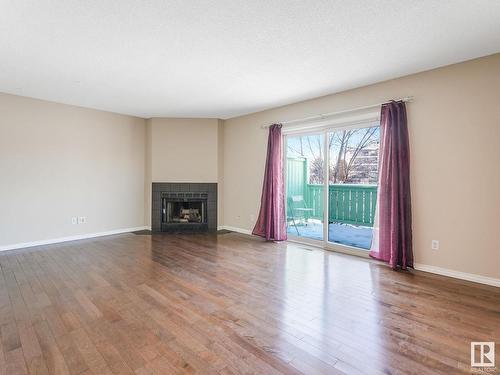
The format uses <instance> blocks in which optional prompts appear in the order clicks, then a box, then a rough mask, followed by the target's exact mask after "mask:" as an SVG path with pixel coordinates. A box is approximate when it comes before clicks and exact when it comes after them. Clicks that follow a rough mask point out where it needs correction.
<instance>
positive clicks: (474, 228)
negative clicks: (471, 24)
mask: <svg viewBox="0 0 500 375" xmlns="http://www.w3.org/2000/svg"><path fill="white" fill-rule="evenodd" d="M263 90H265V88H263ZM407 95H413V96H414V97H415V101H414V102H413V103H410V104H408V121H409V128H410V137H411V140H410V142H411V157H412V163H411V168H412V171H411V178H412V194H413V220H414V224H413V229H414V244H415V259H416V262H417V263H420V264H425V265H431V266H435V267H442V268H447V269H451V270H456V271H461V272H467V273H473V274H478V275H483V276H490V277H495V278H500V268H499V267H498V265H499V264H500V244H499V239H498V231H499V230H500V214H499V213H500V167H499V163H500V54H497V55H493V56H490V57H486V58H482V59H478V60H473V61H469V62H465V63H461V64H457V65H452V66H448V67H445V68H441V69H436V70H432V71H429V72H424V73H420V74H415V75H412V76H408V77H403V78H400V79H396V80H391V81H387V82H383V83H379V84H376V85H372V86H367V87H363V88H359V89H355V90H351V91H347V92H343V93H339V94H336V95H330V96H326V97H321V98H317V99H314V100H309V101H305V102H301V103H297V104H293V105H288V106H285V107H280V108H276V109H272V110H268V111H264V112H260V113H256V114H252V115H247V116H242V117H238V118H233V119H229V120H226V121H225V126H224V202H223V205H224V225H226V226H233V227H238V228H243V229H252V226H253V223H254V217H255V215H256V214H257V213H258V209H259V200H260V192H261V185H262V178H263V170H264V163H265V155H266V139H267V132H266V131H264V130H262V129H260V126H261V125H262V124H266V123H270V122H275V121H276V122H279V121H286V120H291V119H297V118H302V117H306V116H313V115H317V114H319V113H327V112H333V111H337V110H344V109H349V108H354V107H359V106H364V105H370V104H373V103H378V102H382V101H385V100H387V99H391V98H398V97H402V96H407ZM432 239H438V240H440V247H441V248H440V250H437V251H435V250H431V248H430V245H431V240H432Z"/></svg>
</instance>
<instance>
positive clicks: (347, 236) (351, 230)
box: [287, 220, 372, 249]
mask: <svg viewBox="0 0 500 375" xmlns="http://www.w3.org/2000/svg"><path fill="white" fill-rule="evenodd" d="M287 231H288V233H290V234H293V235H296V236H297V235H298V236H300V237H305V238H311V239H314V240H322V239H323V224H322V223H321V222H320V221H318V220H309V222H308V223H307V225H305V224H304V223H297V227H295V226H294V225H293V224H292V223H289V225H288V227H287ZM328 240H329V241H330V242H336V243H340V244H343V245H349V246H354V247H359V248H362V249H369V248H370V245H371V242H372V228H370V227H361V226H355V225H349V224H340V223H331V224H329V225H328Z"/></svg>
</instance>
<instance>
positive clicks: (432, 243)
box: [431, 240, 439, 250]
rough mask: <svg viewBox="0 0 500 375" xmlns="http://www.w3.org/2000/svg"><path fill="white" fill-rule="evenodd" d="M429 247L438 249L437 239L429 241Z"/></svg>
mask: <svg viewBox="0 0 500 375" xmlns="http://www.w3.org/2000/svg"><path fill="white" fill-rule="evenodd" d="M431 248H432V250H439V241H438V240H432V242H431Z"/></svg>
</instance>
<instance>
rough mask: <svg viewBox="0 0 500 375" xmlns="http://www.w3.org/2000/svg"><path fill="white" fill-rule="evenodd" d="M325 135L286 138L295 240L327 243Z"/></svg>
mask: <svg viewBox="0 0 500 375" xmlns="http://www.w3.org/2000/svg"><path fill="white" fill-rule="evenodd" d="M324 154H325V135H324V133H317V134H300V135H297V136H287V137H286V168H287V170H286V175H287V178H286V205H287V231H288V233H289V234H290V235H291V236H297V237H303V238H308V239H313V240H323V239H324V235H323V234H324V230H323V223H324V203H323V186H324V181H325V180H324V164H325V159H324Z"/></svg>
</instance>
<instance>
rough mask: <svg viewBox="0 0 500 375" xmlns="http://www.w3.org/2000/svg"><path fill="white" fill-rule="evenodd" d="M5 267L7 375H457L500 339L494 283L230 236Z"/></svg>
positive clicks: (2, 258) (146, 243)
mask: <svg viewBox="0 0 500 375" xmlns="http://www.w3.org/2000/svg"><path fill="white" fill-rule="evenodd" d="M0 265H1V271H2V275H1V276H2V277H1V278H0V307H1V310H0V333H1V343H0V345H1V348H0V353H1V354H0V370H1V373H2V374H9V375H11V374H24V373H31V374H47V373H49V374H132V373H136V374H170V373H173V374H174V373H211V374H251V373H259V374H279V373H284V374H298V373H309V374H322V373H323V374H337V373H338V374H341V373H346V374H367V375H372V374H419V375H421V374H456V373H464V374H465V373H470V367H469V366H470V341H493V340H496V341H498V339H499V337H500V290H499V289H498V288H493V287H486V286H480V285H478V284H473V283H467V282H461V281H457V280H453V279H448V278H444V277H439V276H434V275H430V274H426V273H413V274H412V273H401V272H393V271H392V270H390V269H389V268H387V267H385V266H383V265H380V264H377V263H374V262H370V261H367V260H364V259H360V258H355V257H349V256H344V255H340V254H335V253H331V252H324V251H321V250H312V251H311V250H310V249H308V248H306V247H302V246H300V245H297V244H284V243H283V244H275V243H264V242H262V241H260V240H259V239H255V238H251V237H249V236H244V235H239V234H234V233H231V234H225V235H218V236H217V235H189V236H175V235H155V236H149V235H134V234H125V235H119V236H112V237H106V238H100V239H95V240H86V241H79V242H73V243H65V244H59V245H53V246H46V247H41V248H37V249H35V248H33V249H26V250H19V251H13V252H4V253H1V254H0ZM498 352H500V347H498V345H497V353H498ZM497 361H499V358H498V354H497Z"/></svg>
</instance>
